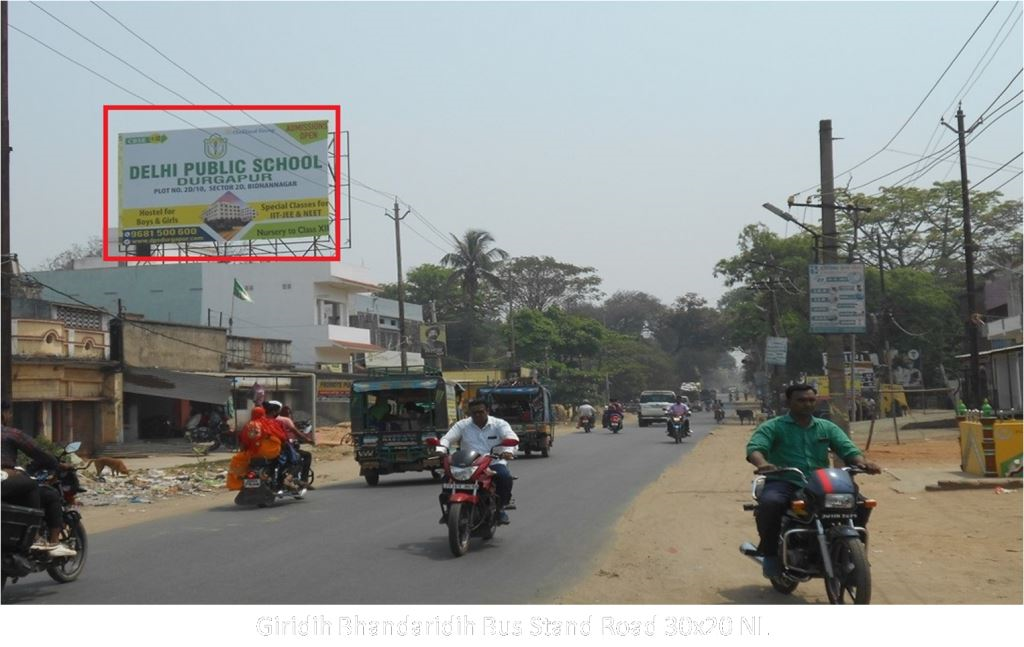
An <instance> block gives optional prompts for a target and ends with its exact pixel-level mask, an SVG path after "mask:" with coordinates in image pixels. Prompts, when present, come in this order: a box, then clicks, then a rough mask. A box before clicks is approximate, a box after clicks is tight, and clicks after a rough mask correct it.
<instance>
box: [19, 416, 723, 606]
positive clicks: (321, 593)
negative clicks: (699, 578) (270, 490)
mask: <svg viewBox="0 0 1024 647" xmlns="http://www.w3.org/2000/svg"><path fill="white" fill-rule="evenodd" d="M629 419H630V420H631V421H632V420H634V419H633V417H632V416H630V417H629ZM712 424H713V420H712V419H711V415H710V414H709V413H698V414H695V416H694V419H693V431H694V435H693V436H692V437H690V438H689V439H687V440H685V441H684V442H683V444H681V445H675V444H673V443H672V440H671V439H670V438H668V437H667V436H666V435H665V432H664V428H662V427H649V428H644V429H639V428H637V427H635V426H634V427H627V428H626V429H624V430H623V431H622V432H620V433H619V434H615V435H613V434H611V433H609V432H607V431H605V430H595V431H593V432H591V433H590V434H583V433H580V432H575V433H570V434H567V435H564V436H560V437H559V438H558V439H557V442H556V444H555V447H554V448H553V450H552V452H551V456H550V458H540V457H539V456H536V455H534V456H533V457H531V458H519V459H517V460H516V461H515V462H514V463H513V464H512V471H513V473H514V474H515V475H516V476H518V477H519V480H518V481H516V486H515V490H514V496H515V497H516V500H517V502H518V505H519V509H518V510H517V511H514V512H512V513H511V515H512V524H511V525H509V526H503V527H500V528H499V529H498V533H497V535H496V536H495V538H494V539H492V540H491V541H489V542H483V541H481V540H480V539H476V538H474V539H473V540H472V541H471V544H470V551H469V553H468V554H467V555H465V556H463V557H461V558H457V559H456V558H454V557H453V556H452V555H451V553H450V551H449V549H448V541H447V527H446V526H443V525H440V524H438V519H439V518H440V507H439V506H438V504H437V494H438V492H439V491H440V488H439V486H438V485H437V484H436V483H434V482H432V481H431V479H430V477H429V476H424V475H423V474H421V473H417V474H406V475H393V476H384V477H382V478H381V481H380V485H378V486H377V487H368V486H367V485H366V484H365V483H364V482H363V481H362V480H359V481H350V482H346V483H341V484H335V485H330V486H325V487H323V488H322V489H318V490H316V491H314V492H311V493H310V494H309V496H308V498H307V499H305V500H304V501H289V502H284V503H282V504H279V505H278V506H276V507H274V508H271V509H263V510H260V509H249V508H239V507H237V506H235V505H233V504H228V505H223V506H219V507H214V508H212V509H208V510H204V511H200V512H197V513H194V514H190V515H186V516H179V517H175V518H170V519H165V520H157V521H152V522H148V523H144V524H139V525H136V526H132V527H128V528H124V529H120V530H116V531H112V532H106V533H101V534H98V535H95V536H94V537H92V538H91V540H92V541H91V543H90V552H89V560H88V563H87V565H86V570H85V573H84V574H83V575H82V578H81V579H80V580H79V581H78V582H74V583H72V584H65V585H58V584H56V583H54V582H52V581H51V580H50V579H49V578H48V577H47V576H46V575H33V576H30V577H29V578H27V579H24V580H21V581H20V582H18V583H17V584H13V585H8V586H7V590H6V591H5V592H4V599H3V601H4V603H41V604H46V603H50V604H217V603H221V604H241V603H253V604H255V603H276V604H280V603H289V604H302V603H313V604H427V603H442V602H443V603H463V604H522V603H527V602H531V601H536V600H537V599H539V598H542V597H547V596H550V595H551V594H553V593H554V592H556V591H559V590H561V589H562V588H563V587H564V586H566V585H568V584H570V583H571V582H572V581H574V580H575V579H576V578H577V577H579V576H580V575H582V574H584V573H586V572H587V569H588V568H589V565H590V563H591V561H592V560H593V558H594V557H595V556H596V555H597V553H598V551H599V549H600V548H601V547H602V545H603V543H604V542H605V541H606V540H608V539H609V538H610V537H611V535H610V530H611V529H612V528H613V527H614V525H615V523H616V522H617V520H618V518H619V516H620V515H621V514H622V512H623V511H624V510H625V509H626V508H627V507H628V505H629V503H630V502H631V500H632V499H633V498H634V497H635V496H636V495H637V494H638V493H639V492H640V491H641V490H642V489H643V488H644V487H645V486H647V485H648V484H649V483H651V482H652V481H653V480H655V479H656V478H657V477H658V475H659V474H660V473H661V472H662V471H663V470H664V469H665V468H666V467H667V466H668V465H669V464H671V463H673V462H674V461H677V460H680V459H681V457H682V456H684V455H685V454H686V453H688V452H689V450H690V449H691V448H692V447H693V446H694V445H695V444H696V443H697V442H698V441H699V440H700V438H702V437H703V436H704V435H705V434H706V433H707V432H708V430H709V429H710V428H711V427H712ZM85 523H86V528H88V523H89V519H88V511H86V516H85ZM488 573H490V574H492V575H493V577H491V578H486V577H483V576H486V575H487V574H488Z"/></svg>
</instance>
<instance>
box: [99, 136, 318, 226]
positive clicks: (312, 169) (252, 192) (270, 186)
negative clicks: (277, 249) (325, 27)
mask: <svg viewBox="0 0 1024 647" xmlns="http://www.w3.org/2000/svg"><path fill="white" fill-rule="evenodd" d="M329 162H330V159H329V156H328V130H327V121H326V120H322V121H303V122H288V123H278V124H265V125H264V124H260V125H249V126H233V127H225V128H204V129H198V130H191V129H190V130H166V131H160V132H140V133H123V134H120V135H119V136H118V202H119V204H118V209H119V216H120V218H119V225H120V228H121V236H122V238H123V241H124V243H125V244H139V243H187V242H214V243H223V242H226V241H229V240H233V241H248V240H266V239H277V238H312V237H316V236H327V235H328V234H329V233H330V231H329V222H330V213H329V209H328V194H329V185H330V182H329V176H328V172H329V168H328V164H329Z"/></svg>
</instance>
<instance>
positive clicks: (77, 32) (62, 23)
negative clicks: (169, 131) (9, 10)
mask: <svg viewBox="0 0 1024 647" xmlns="http://www.w3.org/2000/svg"><path fill="white" fill-rule="evenodd" d="M31 4H32V5H33V6H34V7H36V8H37V9H39V10H40V11H42V12H43V13H45V14H46V15H47V16H49V17H51V18H53V19H54V20H56V21H57V22H59V23H60V24H61V25H63V26H64V27H66V28H67V29H68V30H70V31H71V32H73V33H74V34H77V35H78V36H79V37H81V38H82V39H84V40H85V41H86V42H88V43H90V44H91V45H93V46H95V47H96V48H98V49H100V50H101V51H103V52H105V53H106V54H108V55H109V56H111V57H113V58H115V59H117V60H118V61H120V62H121V63H123V64H125V65H127V66H128V67H129V68H131V69H132V70H134V71H136V72H138V73H139V74H141V75H142V76H143V77H145V78H146V79H148V80H150V81H152V82H153V83H155V84H156V85H158V86H160V87H161V88H163V89H164V90H167V91H168V92H170V93H171V94H173V95H174V96H176V97H178V98H179V99H181V100H182V101H184V102H185V103H188V104H190V105H193V106H194V105H196V103H195V102H194V101H191V100H190V99H188V97H186V96H185V95H183V94H181V93H180V92H177V91H176V90H173V89H171V88H169V87H167V86H166V85H164V84H163V83H161V82H160V81H157V80H156V79H154V78H153V77H152V76H150V75H148V74H146V73H145V72H143V71H142V70H140V69H139V68H137V67H135V66H134V65H132V64H131V63H129V62H128V61H126V60H124V59H123V58H121V57H120V56H118V55H117V54H115V53H113V52H111V51H110V50H109V49H107V48H105V47H103V46H102V45H100V44H99V43H97V42H96V41H94V40H92V39H91V38H89V37H88V36H86V35H85V34H83V33H82V32H80V31H78V30H77V29H75V28H74V27H72V26H71V25H69V24H67V23H66V22H64V21H63V20H61V19H60V18H58V17H57V16H55V15H53V14H52V13H50V12H49V11H47V10H46V9H43V8H42V7H40V6H39V4H38V3H36V2H32V3H31ZM108 15H109V14H108ZM218 96H220V95H218ZM221 98H222V99H223V97H221ZM224 100H225V101H227V99H224ZM150 103H152V102H150ZM228 103H230V101H229V102H228ZM165 112H166V111H165ZM203 112H205V113H206V114H208V115H210V116H211V117H213V118H214V119H216V120H217V121H219V122H221V123H222V124H224V125H225V126H228V127H229V128H236V126H235V125H234V124H232V123H230V122H229V121H227V120H226V119H224V118H222V117H220V116H218V115H215V114H213V113H212V112H210V111H209V110H203ZM246 114H248V113H246ZM251 118H252V117H251ZM186 123H187V122H186ZM260 125H261V126H263V127H264V128H268V129H270V128H269V126H266V125H265V124H263V123H260ZM200 130H202V131H203V132H204V133H206V134H208V135H209V134H211V133H210V132H209V131H207V130H204V129H200ZM270 130H271V132H273V133H275V134H276V135H277V136H278V137H281V138H282V139H285V141H288V140H287V139H286V138H285V137H284V136H283V135H281V133H279V132H277V131H276V130H273V129H270ZM245 135H246V136H248V137H250V138H252V139H255V140H256V141H257V142H259V143H260V144H263V145H264V146H267V147H268V148H271V149H273V150H275V151H277V152H278V153H281V154H282V155H287V154H288V153H286V152H285V151H283V150H281V149H280V148H277V147H276V146H274V145H272V144H270V143H268V142H266V141H263V140H262V139H260V138H259V137H257V136H256V135H254V134H252V133H249V132H246V133H245ZM291 144H292V145H293V146H294V147H295V148H297V149H299V150H300V151H303V152H306V151H305V149H303V148H302V147H301V146H299V145H298V144H295V142H291ZM235 147H236V148H238V149H239V150H241V151H242V152H245V153H249V151H246V150H245V149H242V148H240V147H238V146H237V145H236V146H235ZM249 154H250V155H252V154H253V153H249ZM288 172H289V173H291V174H292V175H295V176H296V177H298V178H300V179H303V180H305V181H307V182H311V183H313V184H315V185H316V186H322V187H324V188H330V186H329V185H327V184H320V183H319V182H317V180H316V179H314V178H307V177H304V176H302V175H299V174H297V173H293V172H291V170H290V169H289V170H288Z"/></svg>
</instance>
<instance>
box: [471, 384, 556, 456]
mask: <svg viewBox="0 0 1024 647" xmlns="http://www.w3.org/2000/svg"><path fill="white" fill-rule="evenodd" d="M477 396H478V397H480V398H483V399H484V400H486V401H487V405H488V407H489V408H490V411H491V415H492V416H494V417H495V418H502V419H503V420H505V421H506V422H508V424H509V425H510V426H511V427H512V430H513V431H514V432H516V435H517V436H519V450H520V451H521V452H523V453H525V454H526V455H527V456H530V455H531V454H533V452H538V453H539V454H540V455H541V456H544V457H545V458H546V457H547V456H548V454H550V452H551V447H552V446H553V445H554V444H555V422H554V421H555V418H554V415H553V413H552V410H551V394H550V393H549V392H548V390H547V389H546V388H544V387H543V386H541V385H539V384H532V383H528V384H523V383H520V382H518V381H516V382H510V383H502V384H498V385H495V386H486V387H481V388H480V389H478V390H477Z"/></svg>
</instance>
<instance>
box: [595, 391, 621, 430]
mask: <svg viewBox="0 0 1024 647" xmlns="http://www.w3.org/2000/svg"><path fill="white" fill-rule="evenodd" d="M613 411H614V412H615V413H617V414H619V415H620V416H622V415H623V414H625V413H626V410H625V408H623V406H622V403H620V402H619V400H618V398H612V401H611V403H610V404H609V405H608V406H606V407H605V408H604V415H603V416H601V426H602V427H604V428H605V429H607V428H608V418H610V417H611V415H612V412H613Z"/></svg>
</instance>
